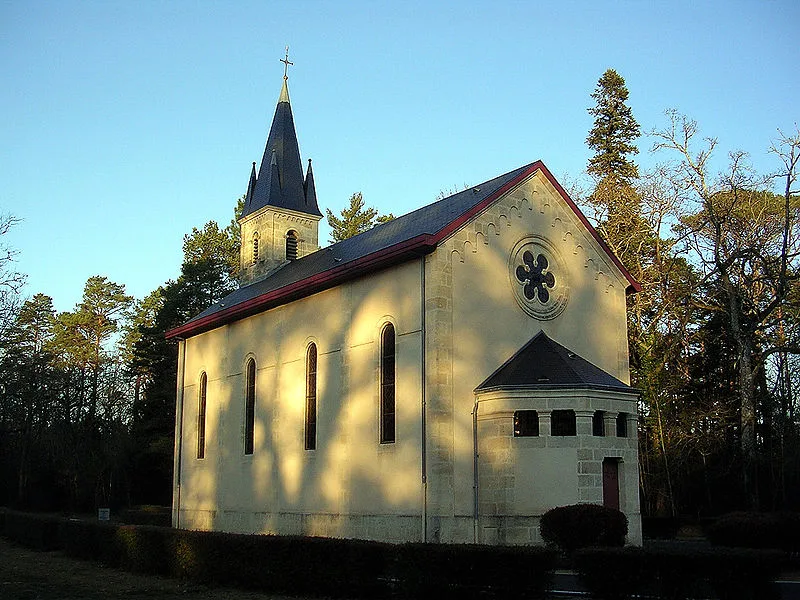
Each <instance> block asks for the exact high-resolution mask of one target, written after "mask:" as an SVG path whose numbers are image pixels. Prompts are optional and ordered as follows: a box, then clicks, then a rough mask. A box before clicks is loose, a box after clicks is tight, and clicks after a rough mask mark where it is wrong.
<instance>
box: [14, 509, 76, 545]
mask: <svg viewBox="0 0 800 600" xmlns="http://www.w3.org/2000/svg"><path fill="white" fill-rule="evenodd" d="M4 513H5V514H4V517H3V520H2V525H3V529H2V535H4V536H5V537H7V538H9V539H12V540H14V541H15V542H18V543H19V544H22V545H23V546H27V547H28V548H32V549H34V550H57V549H58V548H59V547H60V544H59V539H58V528H59V525H60V523H61V517H58V516H56V515H51V514H28V513H21V512H17V511H13V510H7V511H4Z"/></svg>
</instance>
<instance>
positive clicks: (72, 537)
mask: <svg viewBox="0 0 800 600" xmlns="http://www.w3.org/2000/svg"><path fill="white" fill-rule="evenodd" d="M0 535H2V536H4V537H7V538H9V539H11V540H12V541H15V542H18V543H20V544H23V545H26V546H29V547H33V548H37V549H48V550H51V549H60V550H62V551H63V552H64V553H66V554H67V555H69V556H73V557H76V558H81V559H89V560H96V561H99V562H102V563H103V564H106V565H108V566H111V567H116V568H123V569H127V570H131V571H136V572H141V573H148V574H159V575H171V576H175V577H180V578H184V579H189V580H193V581H197V582H202V583H208V584H212V585H230V586H236V587H242V588H248V589H257V590H260V591H264V592H268V593H278V594H286V595H296V596H319V597H348V598H386V597H388V596H393V597H395V598H409V599H410V598H414V599H416V598H419V597H421V596H422V597H424V596H425V595H428V594H436V595H437V596H438V597H440V598H456V597H458V598H459V599H464V598H478V597H480V598H514V597H519V598H521V597H525V598H537V597H544V595H545V591H546V587H547V584H548V583H549V580H550V575H549V571H550V569H551V568H552V566H553V564H554V560H555V555H554V553H553V552H552V551H550V550H548V549H545V548H533V547H493V546H477V545H448V544H400V545H394V544H387V543H381V542H369V541H363V540H349V539H334V538H308V537H299V536H297V537H293V536H272V535H241V534H230V533H222V532H209V531H188V530H183V529H171V528H167V527H153V526H140V525H119V524H114V523H109V522H97V521H93V520H77V519H65V518H59V517H54V516H47V515H36V514H28V513H18V512H14V511H8V512H5V513H3V516H2V517H0Z"/></svg>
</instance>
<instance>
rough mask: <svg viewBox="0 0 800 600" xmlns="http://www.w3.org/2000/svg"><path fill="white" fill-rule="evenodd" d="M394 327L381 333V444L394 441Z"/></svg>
mask: <svg viewBox="0 0 800 600" xmlns="http://www.w3.org/2000/svg"><path fill="white" fill-rule="evenodd" d="M394 346H395V344H394V325H392V324H391V323H387V324H386V326H385V327H384V328H383V331H382V332H381V444H391V443H393V442H394V440H395V364H394V350H395V349H394Z"/></svg>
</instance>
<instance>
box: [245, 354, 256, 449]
mask: <svg viewBox="0 0 800 600" xmlns="http://www.w3.org/2000/svg"><path fill="white" fill-rule="evenodd" d="M245 371H246V374H245V403H244V405H245V408H244V453H245V454H252V453H253V437H254V435H253V434H254V429H255V421H256V361H255V360H253V359H252V358H251V359H250V360H248V361H247V368H246V369H245Z"/></svg>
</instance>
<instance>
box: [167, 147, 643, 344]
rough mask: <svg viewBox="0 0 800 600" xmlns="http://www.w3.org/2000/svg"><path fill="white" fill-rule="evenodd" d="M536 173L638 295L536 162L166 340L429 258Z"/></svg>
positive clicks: (403, 220)
mask: <svg viewBox="0 0 800 600" xmlns="http://www.w3.org/2000/svg"><path fill="white" fill-rule="evenodd" d="M537 171H541V172H542V174H543V175H544V176H545V177H546V178H548V179H549V180H550V182H551V183H552V184H553V186H554V187H555V188H556V190H558V192H559V193H560V194H561V196H562V197H563V198H564V200H565V202H566V203H567V204H568V205H569V206H570V208H572V210H573V211H574V212H575V214H576V215H577V216H578V218H579V219H580V220H581V221H582V222H583V224H584V225H585V226H586V228H587V230H588V231H589V233H590V234H591V235H592V236H593V237H594V238H595V239H596V240H597V242H598V244H599V245H600V246H601V247H602V248H603V249H605V251H606V252H607V253H608V256H609V257H610V259H611V260H612V261H613V262H614V263H615V264H616V265H617V267H618V268H619V270H620V272H621V273H622V274H623V275H624V276H625V277H626V278H627V280H628V283H629V286H628V290H629V291H630V290H633V291H638V290H639V284H638V283H637V282H636V280H634V279H633V277H632V276H631V275H630V274H629V273H628V271H627V270H626V269H625V267H624V266H623V265H622V263H621V262H619V259H617V258H616V256H614V254H613V253H612V252H611V250H610V249H609V248H608V246H607V245H606V244H605V242H603V240H602V239H601V238H600V236H599V235H598V234H597V232H596V231H595V230H594V228H593V227H592V226H591V224H590V223H589V222H588V221H587V220H586V217H585V216H584V215H583V213H582V212H581V211H580V210H579V209H578V207H577V206H576V205H575V204H574V203H573V202H572V200H571V199H570V198H569V196H568V195H567V193H566V192H565V191H564V190H563V188H562V187H561V185H560V184H559V183H558V182H557V181H556V179H555V178H554V177H553V175H552V174H551V173H550V171H549V170H548V169H547V167H546V166H545V165H544V163H542V162H541V161H536V162H533V163H530V164H528V165H525V166H523V167H519V168H518V169H515V170H513V171H509V172H508V173H505V174H504V175H500V176H499V177H495V178H494V179H490V180H489V181H486V182H484V183H481V184H479V185H477V186H474V187H471V188H469V189H466V190H464V191H462V192H459V193H458V194H454V195H452V196H449V197H447V198H444V199H442V200H439V201H437V202H434V203H433V204H429V205H427V206H423V207H422V208H419V209H417V210H415V211H413V212H410V213H408V214H406V215H403V216H401V217H397V218H396V219H394V220H392V221H389V222H388V223H385V224H383V225H378V226H376V227H374V228H372V229H370V230H368V231H365V232H364V233H361V234H359V235H357V236H355V237H352V238H350V239H347V240H343V241H341V242H337V243H335V244H333V245H331V246H328V247H327V248H323V249H321V250H318V251H317V252H313V253H311V254H308V255H306V256H304V257H302V258H299V259H297V260H295V261H291V262H289V263H288V264H286V265H284V266H283V267H281V268H280V269H278V270H277V271H275V272H274V273H272V274H271V275H269V276H268V277H266V278H265V279H262V280H259V281H255V282H253V283H250V284H248V285H246V286H243V287H241V288H239V289H238V290H236V291H234V292H232V293H231V294H229V295H228V296H226V297H225V298H223V299H222V300H221V301H220V302H218V303H216V304H214V305H212V306H211V307H209V308H208V309H206V310H204V311H203V312H202V313H200V314H199V315H197V316H196V317H194V318H192V319H191V320H190V321H188V322H187V323H185V324H184V325H181V326H179V327H176V328H175V329H172V330H171V331H168V332H167V337H168V338H185V337H190V336H193V335H197V334H199V333H203V332H204V331H208V330H210V329H213V328H215V327H219V326H221V325H225V324H227V323H231V322H233V321H237V320H239V319H243V318H245V317H247V316H250V315H253V314H256V313H259V312H263V311H265V310H268V309H270V308H273V307H275V306H279V305H281V304H286V303H288V302H291V301H293V300H297V299H299V298H302V297H305V296H310V295H311V294H315V293H317V292H320V291H322V290H325V289H328V288H331V287H334V286H336V285H339V284H341V283H344V282H345V281H348V280H351V279H355V278H357V277H361V276H364V275H366V274H368V273H371V272H374V271H377V270H380V269H384V268H386V267H389V266H391V265H395V264H399V263H401V262H405V261H407V260H411V259H412V258H415V257H418V256H421V255H424V254H428V253H431V252H433V250H434V249H435V248H436V245H437V244H438V243H439V242H441V241H442V240H443V239H445V238H446V237H447V236H449V235H450V234H452V233H453V232H455V231H456V230H458V229H459V228H461V227H462V226H463V225H464V224H465V223H467V222H468V221H469V220H470V219H472V218H473V217H474V216H475V215H477V214H478V213H480V212H481V211H482V210H483V209H485V208H486V207H487V206H489V205H490V204H491V203H492V202H494V201H495V200H496V199H497V198H499V197H500V196H501V195H503V194H505V193H506V192H508V191H509V190H511V189H513V188H515V187H516V186H518V185H519V184H521V183H522V182H523V181H525V180H526V179H527V178H528V177H530V176H532V175H533V174H534V173H536V172H537Z"/></svg>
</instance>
